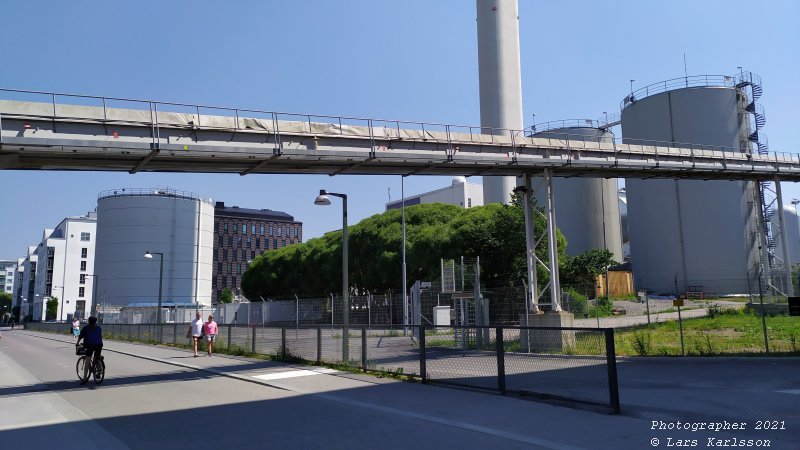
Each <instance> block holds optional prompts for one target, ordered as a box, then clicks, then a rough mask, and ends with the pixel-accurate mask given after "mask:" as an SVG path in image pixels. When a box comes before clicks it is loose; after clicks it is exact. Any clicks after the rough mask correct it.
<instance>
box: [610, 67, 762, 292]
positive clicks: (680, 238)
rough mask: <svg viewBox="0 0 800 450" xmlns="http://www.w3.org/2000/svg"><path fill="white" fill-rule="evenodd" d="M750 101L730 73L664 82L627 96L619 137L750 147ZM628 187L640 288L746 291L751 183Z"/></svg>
mask: <svg viewBox="0 0 800 450" xmlns="http://www.w3.org/2000/svg"><path fill="white" fill-rule="evenodd" d="M746 104H747V98H746V95H745V93H744V92H743V91H742V90H740V89H739V88H737V87H736V86H735V83H734V78H733V77H723V76H700V77H686V78H681V79H679V80H672V81H667V82H662V83H658V84H655V85H650V86H647V87H645V88H642V89H639V90H638V91H636V92H633V93H632V94H631V95H629V96H628V97H626V98H625V100H624V101H623V109H622V114H621V116H622V117H621V119H622V135H623V138H624V141H625V142H627V143H631V144H636V143H642V140H643V141H651V142H652V141H660V143H659V144H658V145H676V144H669V143H675V142H677V143H685V144H682V145H680V146H682V147H689V146H692V145H690V144H694V147H699V146H700V145H705V146H715V147H717V148H715V150H725V151H732V152H739V151H748V144H747V142H748V141H747V136H748V134H749V126H748V119H747V115H746V113H745V111H744V107H745V105H746ZM625 187H626V193H627V205H628V231H629V235H630V249H631V262H632V264H633V272H634V282H635V283H636V287H637V289H649V290H651V291H654V292H656V293H674V292H676V291H678V292H680V293H683V292H685V291H687V290H689V289H690V286H691V287H692V288H691V289H692V290H695V289H697V287H701V288H702V289H703V290H704V291H715V292H717V293H719V294H730V293H742V292H748V286H747V280H748V267H751V266H752V264H753V262H754V261H755V258H756V257H757V253H756V251H754V248H756V246H754V245H753V243H754V242H755V239H756V236H755V234H754V233H753V231H754V230H753V226H752V224H753V223H754V222H753V220H754V218H755V217H757V216H756V211H757V209H756V207H754V201H753V199H754V191H753V183H751V182H743V181H701V180H663V179H636V178H629V179H627V180H626V182H625Z"/></svg>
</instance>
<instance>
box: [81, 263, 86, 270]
mask: <svg viewBox="0 0 800 450" xmlns="http://www.w3.org/2000/svg"><path fill="white" fill-rule="evenodd" d="M81 272H86V261H81Z"/></svg>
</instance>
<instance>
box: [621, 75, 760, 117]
mask: <svg viewBox="0 0 800 450" xmlns="http://www.w3.org/2000/svg"><path fill="white" fill-rule="evenodd" d="M742 83H750V84H758V85H760V84H761V78H760V77H759V76H758V75H756V74H754V73H752V72H742V73H740V74H737V75H692V76H688V77H680V78H672V79H669V80H665V81H659V82H658V83H653V84H649V85H647V86H645V87H641V88H639V89H636V90H635V91H633V92H632V93H630V94H628V95H626V96H625V98H624V99H622V103H620V107H619V109H620V110H623V109H625V107H626V106H628V105H630V104H632V103H635V102H636V101H638V100H641V99H643V98H646V97H649V96H651V95H655V94H660V93H662V92H667V91H672V90H675V89H682V88H691V87H725V88H734V87H737V86H738V85H740V84H742Z"/></svg>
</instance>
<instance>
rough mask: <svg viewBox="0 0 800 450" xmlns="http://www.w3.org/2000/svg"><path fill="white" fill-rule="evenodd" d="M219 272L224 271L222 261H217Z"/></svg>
mask: <svg viewBox="0 0 800 450" xmlns="http://www.w3.org/2000/svg"><path fill="white" fill-rule="evenodd" d="M217 273H222V263H221V262H218V263H217Z"/></svg>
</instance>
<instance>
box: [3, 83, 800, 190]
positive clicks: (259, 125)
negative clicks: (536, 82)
mask: <svg viewBox="0 0 800 450" xmlns="http://www.w3.org/2000/svg"><path fill="white" fill-rule="evenodd" d="M30 99H35V100H37V101H29V100H30ZM560 137H561V136H559V139H557V138H532V137H528V136H526V134H525V130H501V129H486V128H481V127H478V126H462V125H447V124H430V123H421V122H407V121H398V120H381V119H359V118H349V117H334V116H317V115H309V114H291V113H280V112H269V111H257V110H244V109H233V108H219V107H209V106H201V105H186V104H176V103H163V102H155V101H141V100H129V99H116V98H109V97H87V96H74V95H68V94H54V93H42V92H30V91H14V90H0V169H43V170H108V171H128V172H131V173H135V172H138V171H160V172H207V173H209V172H214V173H225V172H228V173H239V174H242V175H245V174H249V173H306V174H329V175H336V174H363V175H466V176H476V175H481V176H486V175H521V174H524V173H535V172H540V171H542V170H544V169H546V168H547V169H552V173H553V176H563V177H572V176H588V177H637V178H689V179H705V180H711V179H723V180H755V179H774V178H775V177H776V176H779V177H780V179H782V180H785V181H800V156H798V155H797V154H790V153H770V154H767V155H757V154H750V153H748V152H745V151H742V150H740V149H735V148H723V147H716V146H703V145H693V144H678V143H667V142H653V141H648V142H637V143H625V144H623V143H618V142H592V141H588V140H584V139H585V138H582V137H579V136H573V137H570V136H568V135H565V136H563V138H560Z"/></svg>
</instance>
